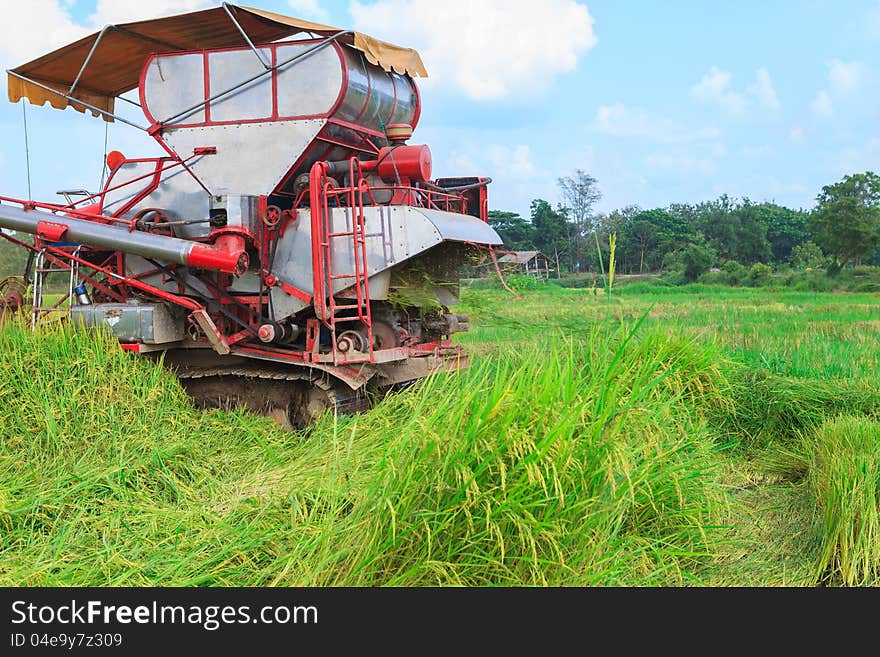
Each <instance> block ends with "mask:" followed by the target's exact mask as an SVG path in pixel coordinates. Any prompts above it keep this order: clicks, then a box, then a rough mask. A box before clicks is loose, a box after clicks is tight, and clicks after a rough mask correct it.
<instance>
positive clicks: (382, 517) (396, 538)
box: [309, 333, 725, 585]
mask: <svg viewBox="0 0 880 657" xmlns="http://www.w3.org/2000/svg"><path fill="white" fill-rule="evenodd" d="M659 340H660V338H659V336H655V337H654V341H653V342H648V343H641V342H633V341H630V340H628V339H627V337H626V336H622V335H618V336H617V338H612V339H611V344H613V345H614V347H613V348H612V349H611V350H609V347H608V343H609V341H608V340H607V336H602V335H601V334H598V333H597V334H595V335H593V336H591V338H590V339H589V340H588V341H586V342H585V343H577V344H574V343H571V342H568V343H565V342H562V343H559V342H557V343H555V345H554V346H553V347H551V349H550V351H549V353H548V352H540V353H536V352H530V353H526V354H524V355H521V356H508V357H504V358H498V359H492V360H486V361H483V362H482V363H481V364H479V365H478V366H477V367H475V368H473V369H472V370H471V371H470V372H468V373H467V375H465V376H458V377H447V376H443V377H440V376H438V377H433V378H430V379H428V380H426V381H425V382H424V383H423V384H421V386H420V387H419V389H418V391H417V392H416V394H412V395H398V396H395V397H394V398H392V399H390V400H386V402H385V403H383V405H382V406H380V407H379V408H377V409H375V410H374V411H373V412H371V413H369V414H368V415H367V416H365V417H364V418H359V419H358V420H357V427H356V429H353V431H354V432H355V433H356V434H357V435H358V436H364V438H365V439H366V440H371V438H367V437H375V436H377V435H380V436H382V438H381V441H380V444H381V450H378V449H377V450H376V453H377V458H378V461H377V462H376V463H375V465H374V468H373V476H372V478H370V479H369V480H367V481H365V482H364V488H363V489H362V490H361V491H360V492H359V494H358V495H357V497H358V501H357V502H356V503H355V504H354V506H353V508H352V510H351V512H350V514H348V515H347V516H346V518H345V520H344V521H342V522H341V523H340V524H339V525H338V526H337V527H336V531H334V533H333V534H331V535H329V536H328V537H327V541H328V543H329V544H330V545H332V546H334V548H333V550H326V551H325V555H326V556H325V558H326V559H329V561H327V562H326V564H325V565H324V566H323V567H322V568H321V570H320V571H319V572H317V573H316V574H315V579H313V580H310V582H309V583H312V584H320V585H326V584H333V585H335V584H343V583H347V584H356V585H375V584H394V585H446V584H453V585H489V584H506V585H522V584H529V585H545V584H551V585H584V584H589V585H595V584H606V585H608V584H612V585H615V584H617V585H619V584H629V585H635V584H682V583H685V582H690V581H697V580H698V577H699V575H698V572H699V569H700V568H701V567H702V566H703V565H705V564H706V563H707V562H708V561H710V560H711V558H712V557H713V556H714V555H715V554H716V553H717V551H718V544H719V541H721V540H722V536H721V534H722V532H720V531H719V529H718V524H719V519H720V518H721V516H722V509H723V507H724V504H725V494H724V491H723V489H722V488H721V487H720V486H718V485H716V484H715V483H714V480H713V472H714V470H715V468H716V465H717V461H716V454H715V452H714V450H713V448H712V441H711V439H710V438H709V436H708V435H707V432H706V430H705V428H704V427H703V426H702V425H701V423H700V421H699V419H698V418H695V417H694V416H692V415H691V414H690V413H689V412H688V409H687V406H686V399H687V398H688V396H689V395H690V394H692V393H695V392H696V390H698V389H699V388H703V389H704V390H705V392H706V393H707V394H715V393H716V390H714V389H710V388H711V386H712V385H713V380H712V378H711V377H710V376H706V374H705V372H704V371H703V368H702V365H703V361H702V359H703V358H704V357H705V356H706V354H705V353H704V352H702V350H701V349H700V348H697V347H694V346H693V345H688V344H687V343H676V344H672V345H669V347H668V348H667V349H661V350H660V351H659V352H658V350H657V348H656V347H657V346H658V344H657V343H658V341H659ZM671 342H676V341H671ZM389 418H400V419H399V420H398V421H394V420H391V419H389ZM389 424H391V425H393V426H394V431H393V432H390V431H388V430H387V429H386V427H387V426H388V425H389ZM318 433H319V434H320V433H323V432H321V431H320V430H319V431H318ZM313 439H314V435H313ZM373 439H374V438H373ZM354 440H355V444H358V440H359V438H357V437H356V438H355V439H354ZM362 447H363V443H361V448H362Z"/></svg>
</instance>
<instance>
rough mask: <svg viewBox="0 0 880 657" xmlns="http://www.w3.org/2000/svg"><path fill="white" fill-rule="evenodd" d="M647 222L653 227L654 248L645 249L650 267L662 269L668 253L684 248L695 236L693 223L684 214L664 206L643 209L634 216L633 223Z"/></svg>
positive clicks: (646, 259) (646, 262) (647, 263)
mask: <svg viewBox="0 0 880 657" xmlns="http://www.w3.org/2000/svg"><path fill="white" fill-rule="evenodd" d="M638 222H646V223H647V224H649V225H651V226H652V227H653V232H654V239H653V244H654V248H653V249H651V250H650V252H649V251H648V249H647V248H646V249H645V263H644V265H643V267H644V266H647V267H648V269H651V270H656V269H660V267H661V266H662V263H663V259H664V257H665V256H666V254H667V253H671V252H672V251H677V250H679V249H682V248H684V247H685V246H687V245H688V243H690V242H691V240H692V239H693V238H694V237H695V234H694V229H693V227H692V226H691V223H690V222H689V221H688V220H687V219H685V218H684V217H682V216H679V215H676V214H672V213H671V212H668V211H666V210H663V209H662V208H655V209H653V210H642V211H641V212H639V213H638V214H637V215H636V216H635V217H633V221H632V225H636V224H637V223H638Z"/></svg>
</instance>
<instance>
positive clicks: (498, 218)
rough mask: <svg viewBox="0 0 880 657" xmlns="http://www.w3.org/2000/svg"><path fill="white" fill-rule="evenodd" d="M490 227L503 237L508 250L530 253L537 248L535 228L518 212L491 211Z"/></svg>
mask: <svg viewBox="0 0 880 657" xmlns="http://www.w3.org/2000/svg"><path fill="white" fill-rule="evenodd" d="M489 225H490V226H492V228H494V229H495V231H496V232H497V233H498V235H500V236H501V239H502V240H504V245H505V246H506V247H507V248H509V249H512V250H514V251H528V250H531V249H534V248H535V228H534V226H532V224H530V223H529V221H528V220H527V219H523V218H522V217H521V216H519V214H517V213H516V212H504V211H502V210H490V211H489Z"/></svg>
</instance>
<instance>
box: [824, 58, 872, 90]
mask: <svg viewBox="0 0 880 657" xmlns="http://www.w3.org/2000/svg"><path fill="white" fill-rule="evenodd" d="M864 68H865V65H864V63H863V62H842V61H840V60H839V59H835V60H832V61H831V63H830V64H828V82H829V83H830V84H831V89H832V90H834V91H837V92H840V93H848V92H850V91H854V90H855V89H857V88H858V86H859V84H860V83H861V81H862V75H863V72H864Z"/></svg>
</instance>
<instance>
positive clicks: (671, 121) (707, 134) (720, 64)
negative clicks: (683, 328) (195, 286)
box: [0, 0, 880, 216]
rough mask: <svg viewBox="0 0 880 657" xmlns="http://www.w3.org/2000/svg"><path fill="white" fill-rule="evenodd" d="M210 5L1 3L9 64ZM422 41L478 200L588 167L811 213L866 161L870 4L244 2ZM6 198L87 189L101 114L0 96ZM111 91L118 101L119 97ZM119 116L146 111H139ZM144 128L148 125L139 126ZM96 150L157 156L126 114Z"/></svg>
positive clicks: (670, 198)
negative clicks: (824, 191) (825, 191)
mask: <svg viewBox="0 0 880 657" xmlns="http://www.w3.org/2000/svg"><path fill="white" fill-rule="evenodd" d="M217 4H219V2H216V1H214V0H24V1H22V0H0V9H2V10H3V15H4V18H5V21H4V23H5V25H4V35H3V39H2V40H0V63H2V65H3V69H9V68H13V67H15V66H17V65H19V64H22V63H25V62H27V61H29V60H30V59H33V58H35V57H37V56H39V55H40V54H43V53H45V52H48V51H50V50H52V49H54V48H57V47H59V46H61V45H64V44H66V43H69V42H71V41H73V40H75V39H77V38H79V37H81V36H84V35H85V34H88V33H91V32H95V31H97V30H98V29H100V28H101V27H102V26H103V25H105V24H108V23H120V22H126V21H131V20H141V19H144V18H152V17H158V16H160V15H167V14H169V13H179V12H181V11H189V10H194V9H200V8H204V7H208V6H214V5H217ZM245 4H249V5H251V6H256V7H259V8H262V9H267V10H270V11H275V12H278V13H283V14H287V15H291V16H296V17H300V18H306V19H312V20H317V21H320V22H323V23H327V24H330V25H334V26H338V27H342V28H352V29H356V30H360V31H362V32H366V33H367V34H371V35H373V36H376V37H378V38H382V39H385V40H387V41H391V42H393V43H397V44H400V45H404V46H410V47H413V48H416V49H417V50H418V51H419V52H420V53H421V56H422V59H423V61H424V63H425V65H426V68H427V69H428V73H429V78H427V79H425V80H422V79H419V80H418V83H419V87H420V90H421V93H422V116H421V120H420V123H419V126H418V128H417V129H416V131H415V134H414V137H413V139H412V140H411V142H410V143H426V144H428V145H429V146H430V147H431V151H432V153H433V157H434V175H435V176H441V177H442V176H463V175H486V176H490V177H491V178H492V179H493V183H492V185H491V186H490V190H489V199H490V207H491V208H493V209H497V210H507V211H513V212H519V213H520V214H522V215H523V216H528V213H529V205H530V203H531V201H532V200H533V199H535V198H543V199H546V200H548V201H550V202H551V203H554V204H555V203H557V202H558V201H559V190H558V185H557V180H558V178H559V177H560V176H567V175H571V174H573V173H574V172H575V170H577V169H581V170H583V171H585V172H587V173H589V174H590V175H592V176H594V177H595V178H596V179H597V180H598V184H599V187H600V190H601V192H602V199H601V201H600V202H599V204H598V206H597V210H599V211H602V212H608V211H610V210H612V209H615V208H620V207H624V206H627V205H638V206H639V207H642V208H653V207H665V206H668V205H669V204H670V203H696V202H700V201H705V200H711V199H714V198H717V197H718V196H719V195H721V194H728V195H730V196H732V197H738V198H739V197H748V198H750V199H752V200H753V201H765V200H766V201H774V202H777V203H780V204H782V205H787V206H789V207H793V208H811V207H813V206H814V204H815V198H816V195H817V194H818V193H819V191H820V190H821V188H822V186H823V185H827V184H830V183H833V182H835V181H837V180H839V179H840V178H842V177H843V176H844V175H846V174H849V173H855V172H860V171H869V170H874V171H876V170H878V169H880V100H878V99H880V95H878V92H880V0H849V1H846V0H837V1H829V0H800V1H795V0H761V1H752V0H739V1H738V2H706V1H705V0H701V1H697V0H668V1H664V2H660V1H659V0H653V1H648V0H586V1H583V2H576V1H575V0H530V1H528V2H526V1H522V0H444V1H443V2H438V1H437V0H332V1H326V2H325V1H322V0H247V2H246V3H245ZM0 87H2V92H3V93H2V98H3V100H2V101H0V195H6V196H16V197H27V196H28V181H27V167H26V166H25V159H26V158H25V154H26V149H25V140H24V137H25V132H24V128H23V121H24V119H25V116H24V114H25V113H26V119H27V123H28V131H27V135H28V148H27V152H28V153H29V158H30V180H31V190H32V196H33V198H35V199H37V200H44V201H53V200H58V199H59V198H60V197H58V196H56V191H57V190H60V189H70V188H88V189H95V188H97V186H98V183H99V180H100V176H101V169H102V157H103V153H104V140H105V125H106V124H105V123H104V122H103V121H101V120H99V119H95V118H93V117H91V116H90V115H82V114H79V113H77V112H75V111H74V110H72V109H67V110H65V111H58V110H54V109H51V108H50V107H49V106H48V105H47V106H46V107H36V106H33V105H28V106H27V107H26V110H25V112H23V109H22V105H21V104H18V105H13V104H10V103H9V102H7V101H5V97H6V93H5V89H6V81H5V76H4V79H3V80H2V81H0ZM119 105H122V106H124V105H125V104H124V103H118V106H119ZM123 115H125V116H129V117H131V118H135V119H142V117H141V116H139V110H138V109H137V108H130V109H125V110H123ZM141 122H143V121H142V120H141ZM106 137H107V142H108V147H109V149H111V150H112V149H114V148H116V149H119V150H122V151H123V152H124V153H125V154H126V155H128V156H129V157H144V156H152V155H159V154H161V152H160V151H159V149H158V146H157V145H156V144H155V143H153V141H152V139H150V138H149V137H148V136H146V135H145V134H144V133H141V132H140V131H138V130H135V129H133V128H130V127H128V126H125V125H123V124H120V123H115V124H112V125H110V126H109V127H108V128H107V129H106Z"/></svg>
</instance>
